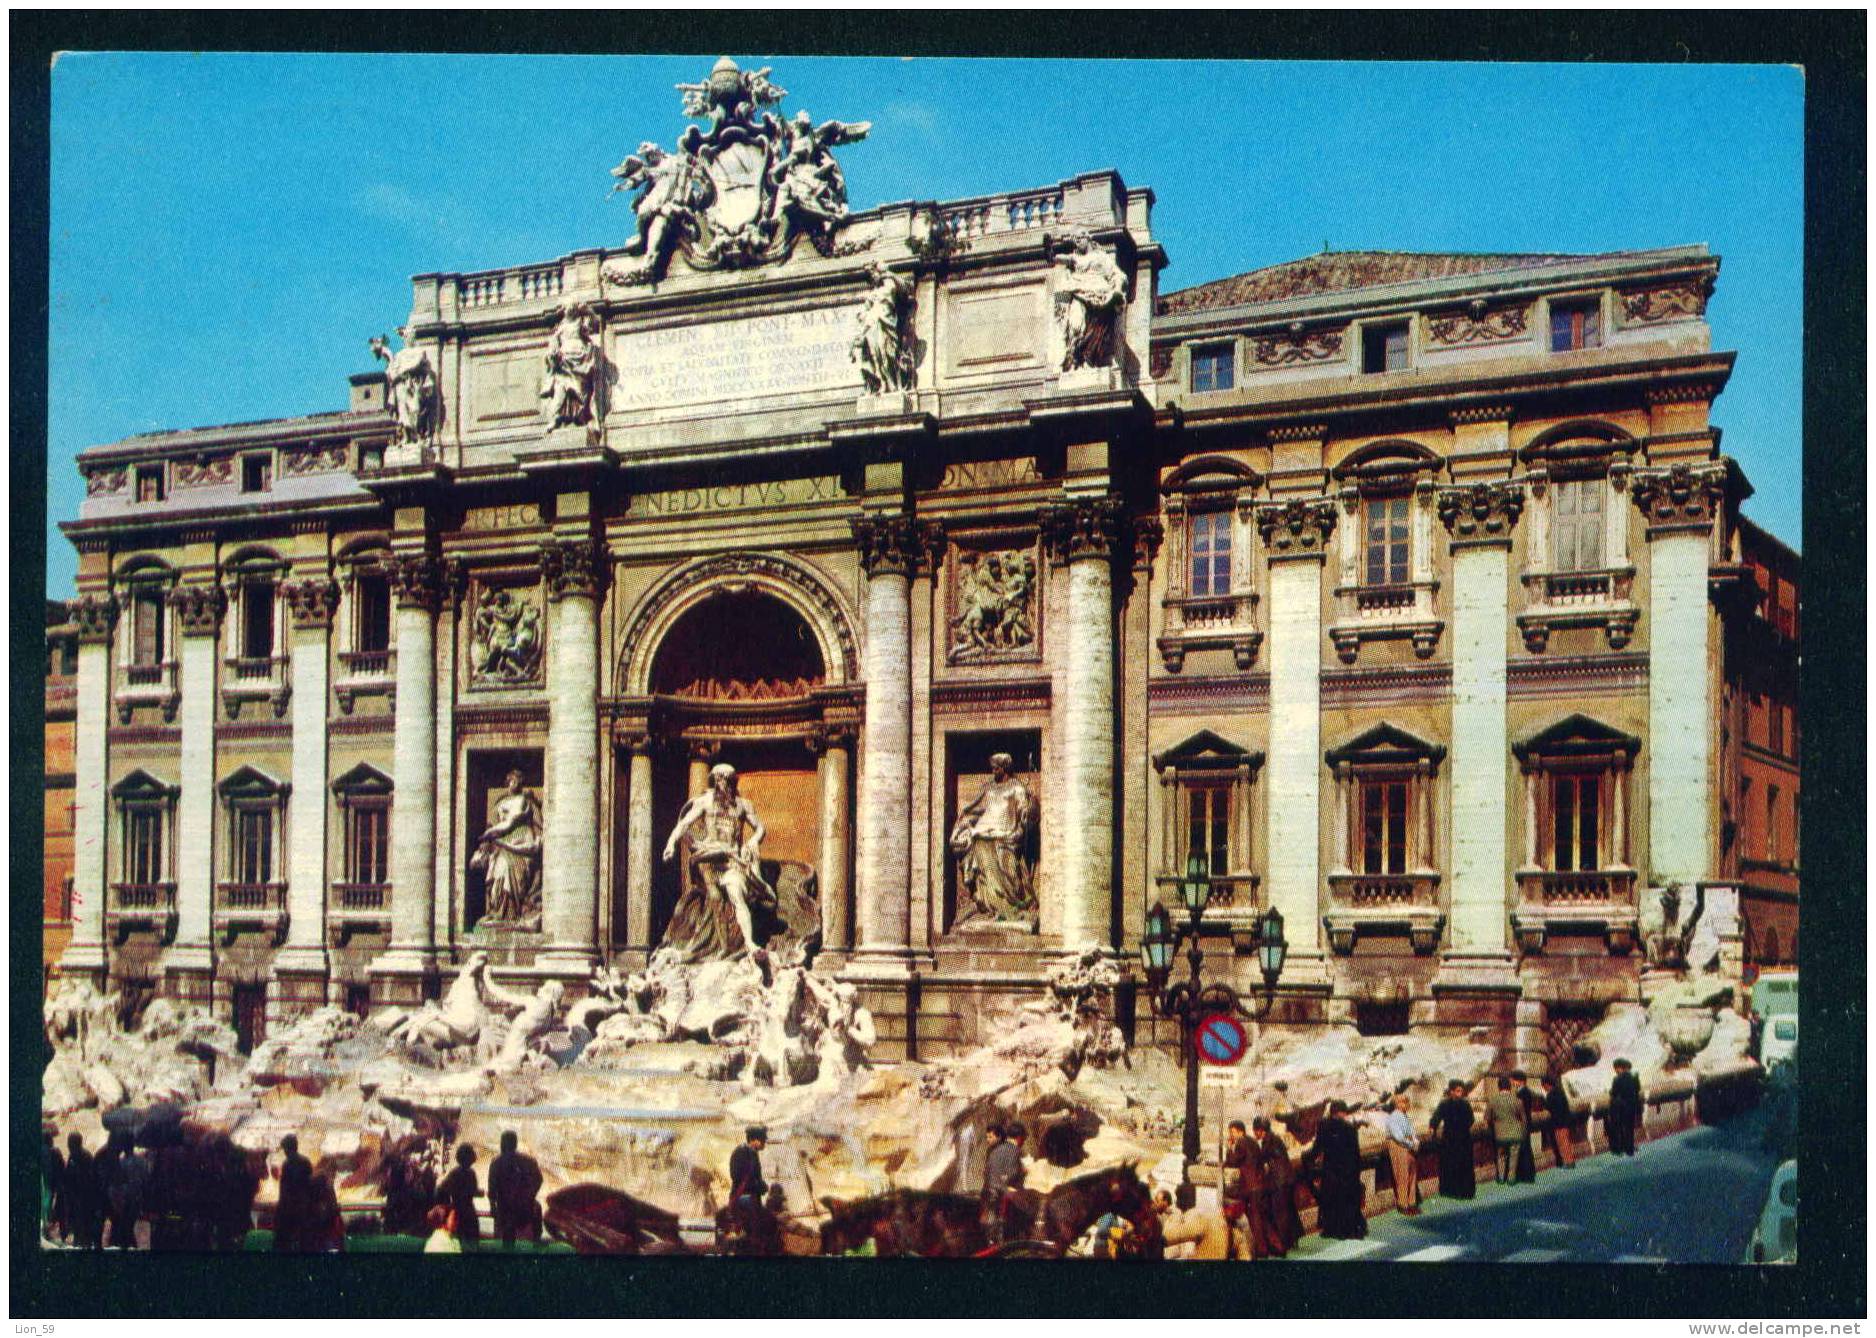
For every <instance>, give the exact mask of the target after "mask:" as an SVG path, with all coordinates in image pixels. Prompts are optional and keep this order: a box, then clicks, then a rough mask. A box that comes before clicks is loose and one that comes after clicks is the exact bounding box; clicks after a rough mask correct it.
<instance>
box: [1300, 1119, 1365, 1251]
mask: <svg viewBox="0 0 1876 1338" xmlns="http://www.w3.org/2000/svg"><path fill="white" fill-rule="evenodd" d="M1308 1155H1309V1156H1310V1157H1311V1158H1312V1159H1313V1160H1314V1161H1315V1163H1316V1203H1317V1205H1318V1206H1319V1208H1320V1210H1321V1211H1320V1213H1319V1214H1318V1217H1317V1225H1318V1227H1319V1228H1320V1230H1321V1231H1322V1234H1323V1235H1325V1236H1328V1237H1329V1238H1331V1239H1333V1240H1360V1239H1361V1238H1362V1237H1364V1236H1366V1235H1367V1234H1368V1222H1367V1219H1366V1218H1365V1217H1363V1216H1362V1211H1361V1204H1362V1197H1363V1189H1362V1183H1361V1139H1360V1136H1359V1135H1358V1134H1356V1132H1355V1126H1354V1125H1352V1124H1350V1123H1349V1122H1348V1103H1347V1102H1346V1101H1331V1102H1330V1103H1329V1113H1328V1115H1327V1117H1325V1118H1324V1120H1323V1121H1322V1127H1321V1128H1319V1129H1317V1130H1316V1142H1315V1146H1314V1147H1313V1148H1311V1149H1310V1152H1309V1154H1308Z"/></svg>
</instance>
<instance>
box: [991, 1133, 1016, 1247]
mask: <svg viewBox="0 0 1876 1338" xmlns="http://www.w3.org/2000/svg"><path fill="white" fill-rule="evenodd" d="M1018 1127H1020V1126H1018ZM991 1130H992V1141H991V1144H990V1151H989V1152H988V1153H986V1154H985V1156H984V1214H985V1223H984V1231H985V1234H986V1235H987V1236H988V1237H989V1238H990V1243H991V1244H992V1245H1001V1244H1002V1243H1003V1240H1004V1235H1005V1231H1006V1229H1007V1227H1008V1225H1009V1222H1010V1199H1011V1196H1012V1195H1014V1194H1015V1193H1016V1191H1017V1190H1019V1189H1021V1188H1022V1187H1023V1149H1022V1146H1021V1145H1020V1144H1019V1143H1017V1142H1016V1141H1015V1140H1014V1139H1013V1138H1012V1137H1011V1136H1010V1135H1011V1133H1012V1132H1013V1131H1012V1130H1011V1129H1007V1128H1004V1127H1002V1126H1000V1125H992V1126H991Z"/></svg>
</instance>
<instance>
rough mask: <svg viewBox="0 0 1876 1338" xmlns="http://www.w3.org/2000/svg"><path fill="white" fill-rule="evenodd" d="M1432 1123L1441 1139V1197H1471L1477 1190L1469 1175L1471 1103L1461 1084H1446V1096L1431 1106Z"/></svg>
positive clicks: (1470, 1164) (1470, 1168)
mask: <svg viewBox="0 0 1876 1338" xmlns="http://www.w3.org/2000/svg"><path fill="white" fill-rule="evenodd" d="M1432 1123H1433V1132H1434V1133H1435V1134H1437V1135H1438V1136H1439V1140H1440V1197H1441V1198H1447V1199H1469V1198H1471V1197H1473V1195H1474V1194H1476V1193H1477V1192H1478V1191H1477V1185H1476V1183H1475V1182H1474V1180H1473V1178H1472V1103H1471V1102H1470V1101H1468V1100H1466V1085H1465V1084H1464V1083H1462V1082H1457V1081H1455V1082H1450V1083H1448V1084H1446V1099H1445V1100H1444V1101H1442V1102H1440V1104H1439V1105H1438V1106H1437V1107H1436V1108H1435V1109H1434V1111H1433V1121H1432Z"/></svg>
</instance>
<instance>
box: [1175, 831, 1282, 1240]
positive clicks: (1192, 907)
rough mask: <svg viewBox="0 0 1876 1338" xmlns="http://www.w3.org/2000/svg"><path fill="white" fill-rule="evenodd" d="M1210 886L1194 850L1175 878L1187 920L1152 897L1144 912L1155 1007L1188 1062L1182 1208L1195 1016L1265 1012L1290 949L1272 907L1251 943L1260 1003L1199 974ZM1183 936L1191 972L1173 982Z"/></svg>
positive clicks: (1195, 1092) (1193, 1087)
mask: <svg viewBox="0 0 1876 1338" xmlns="http://www.w3.org/2000/svg"><path fill="white" fill-rule="evenodd" d="M1211 891H1212V876H1211V870H1210V869H1209V868H1208V867H1207V865H1206V862H1205V857H1204V856H1203V855H1196V854H1195V855H1193V856H1192V857H1191V858H1190V859H1188V860H1187V861H1186V871H1185V876H1184V877H1182V878H1181V879H1180V880H1179V900H1180V902H1181V903H1182V904H1183V905H1184V906H1185V911H1186V923H1184V924H1175V923H1174V922H1173V918H1172V915H1171V913H1170V912H1168V911H1167V909H1166V907H1165V905H1164V904H1162V903H1159V902H1155V903H1154V904H1153V907H1152V908H1151V909H1150V910H1148V911H1147V913H1146V933H1145V935H1143V936H1142V938H1141V940H1140V953H1141V956H1142V957H1143V958H1144V959H1145V961H1146V978H1147V985H1148V986H1149V987H1150V989H1151V992H1152V994H1151V997H1152V1003H1153V1011H1154V1012H1156V1013H1157V1014H1158V1015H1159V1016H1161V1017H1172V1018H1178V1019H1179V1039H1180V1049H1181V1051H1182V1052H1183V1054H1184V1058H1185V1066H1186V1119H1185V1143H1184V1146H1183V1148H1182V1149H1181V1151H1182V1154H1183V1155H1184V1157H1185V1164H1186V1177H1187V1179H1186V1183H1185V1184H1184V1185H1182V1186H1181V1187H1180V1196H1181V1199H1182V1200H1184V1202H1182V1205H1181V1206H1183V1207H1189V1206H1190V1199H1191V1198H1192V1194H1193V1191H1192V1184H1191V1170H1192V1164H1193V1163H1194V1162H1196V1161H1197V1160H1198V1159H1199V1064H1198V1054H1197V1052H1196V1050H1195V1049H1194V1044H1193V1042H1194V1033H1195V1032H1196V1030H1197V1028H1198V1024H1199V1019H1201V1018H1203V1017H1205V1016H1207V1015H1209V1014H1211V1013H1242V1014H1243V1015H1244V1016H1246V1017H1248V1018H1251V1019H1253V1020H1256V1019H1258V1018H1261V1017H1263V1016H1265V1015H1267V1014H1268V1013H1269V1011H1270V1005H1271V1003H1272V1002H1273V1001H1274V997H1275V992H1276V987H1277V977H1278V976H1280V975H1282V974H1283V962H1284V958H1285V957H1286V956H1287V955H1288V953H1289V949H1290V945H1289V942H1288V941H1287V940H1286V939H1285V938H1284V937H1283V913H1282V912H1281V911H1279V910H1278V909H1277V908H1276V907H1275V906H1272V907H1270V908H1269V909H1267V910H1266V911H1265V912H1264V913H1263V914H1262V915H1261V916H1259V917H1258V920H1257V934H1256V940H1255V943H1256V951H1257V958H1258V967H1259V969H1260V970H1261V971H1262V972H1263V977H1264V990H1263V994H1262V996H1261V1006H1260V1007H1255V1008H1252V1007H1247V1006H1246V1001H1245V1000H1244V998H1243V997H1242V996H1240V995H1239V994H1238V992H1237V991H1236V990H1234V989H1233V988H1231V986H1230V985H1228V984H1226V983H1224V982H1223V981H1213V982H1212V983H1211V984H1209V985H1208V984H1206V983H1204V978H1203V975H1202V974H1201V973H1202V970H1203V967H1204V965H1205V953H1204V951H1203V950H1202V949H1201V948H1200V947H1199V930H1200V926H1201V924H1202V922H1203V920H1204V916H1205V907H1206V905H1207V903H1208V902H1209V901H1210V900H1211ZM1182 939H1183V940H1186V942H1187V948H1186V962H1187V963H1188V964H1189V965H1190V966H1191V976H1190V977H1189V978H1188V979H1186V980H1180V981H1172V980H1171V975H1172V964H1173V956H1174V954H1175V953H1176V952H1177V951H1178V949H1179V943H1180V940H1182ZM1254 1002H1255V1001H1254Z"/></svg>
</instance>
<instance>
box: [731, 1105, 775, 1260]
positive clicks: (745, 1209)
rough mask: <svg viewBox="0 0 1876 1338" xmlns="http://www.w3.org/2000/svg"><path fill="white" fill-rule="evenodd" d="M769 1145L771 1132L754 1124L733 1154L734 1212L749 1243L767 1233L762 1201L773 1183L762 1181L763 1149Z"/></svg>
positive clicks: (732, 1189)
mask: <svg viewBox="0 0 1876 1338" xmlns="http://www.w3.org/2000/svg"><path fill="white" fill-rule="evenodd" d="M768 1145H769V1131H768V1130H767V1129H765V1128H764V1127H763V1126H761V1125H759V1124H752V1125H750V1126H749V1127H748V1128H747V1129H745V1130H743V1142H742V1146H740V1147H738V1148H737V1149H736V1150H735V1151H734V1152H732V1153H730V1211H731V1214H732V1216H733V1217H734V1218H735V1220H736V1225H737V1226H738V1227H739V1228H740V1229H741V1231H742V1234H743V1236H744V1238H745V1239H751V1238H755V1237H759V1236H760V1235H761V1234H762V1232H763V1223H762V1215H763V1213H764V1211H765V1209H764V1208H763V1206H762V1200H763V1198H764V1196H765V1195H767V1194H768V1192H769V1182H768V1181H766V1180H764V1179H763V1178H762V1149H763V1148H765V1147H767V1146H768Z"/></svg>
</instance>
